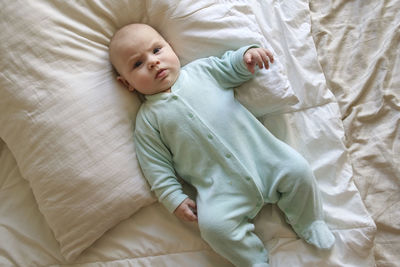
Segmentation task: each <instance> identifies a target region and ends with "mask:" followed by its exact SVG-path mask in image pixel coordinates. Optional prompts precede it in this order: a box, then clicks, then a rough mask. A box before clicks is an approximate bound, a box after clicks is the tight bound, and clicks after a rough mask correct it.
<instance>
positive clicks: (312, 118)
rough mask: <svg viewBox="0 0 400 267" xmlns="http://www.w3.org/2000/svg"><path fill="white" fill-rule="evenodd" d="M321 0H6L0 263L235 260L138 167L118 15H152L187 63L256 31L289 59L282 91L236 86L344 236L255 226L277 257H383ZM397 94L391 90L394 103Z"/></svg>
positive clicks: (274, 218) (272, 210)
mask: <svg viewBox="0 0 400 267" xmlns="http://www.w3.org/2000/svg"><path fill="white" fill-rule="evenodd" d="M321 3H322V1H321ZM321 3H318V1H311V7H312V12H311V13H310V9H309V2H308V1H286V2H282V1H273V0H268V1H255V0H254V1H222V0H221V1H215V0H214V1H193V0H186V1H161V0H147V1H132V0H131V1H129V0H125V1H118V2H113V3H112V4H111V3H110V1H100V0H99V1H68V2H67V1H65V2H62V1H60V2H55V1H46V0H40V1H32V2H26V1H13V2H10V3H7V4H5V3H2V4H0V5H1V11H0V12H1V13H2V14H1V15H2V16H1V18H0V23H1V26H2V29H5V30H4V31H2V33H1V34H0V38H1V42H0V48H1V50H0V52H1V55H0V56H1V57H0V58H1V59H0V67H1V69H2V73H1V80H0V82H1V83H0V104H1V105H0V126H1V127H0V134H1V139H2V140H1V142H0V186H1V190H0V203H1V204H0V214H1V216H0V225H1V227H0V240H2V242H0V265H5V266H12V265H17V266H32V265H34V266H35V265H36V266H50V265H69V266H74V265H79V266H97V265H103V266H126V265H132V266H231V264H230V263H229V262H227V261H226V260H225V259H223V258H221V257H220V256H218V255H217V254H215V253H214V252H213V251H212V250H211V249H210V248H209V247H208V245H207V244H206V243H205V242H204V241H202V240H201V238H200V235H199V231H198V228H197V226H196V225H195V224H191V223H183V222H181V221H179V220H178V219H177V218H175V217H174V216H173V215H171V214H168V212H167V211H166V210H165V209H164V208H163V207H162V206H161V205H160V204H159V203H157V202H156V201H155V199H154V196H152V195H151V194H150V193H149V188H148V186H147V184H146V182H145V180H144V179H143V177H142V175H141V173H140V169H139V168H138V165H137V162H136V158H135V152H134V147H133V144H132V140H131V138H132V129H131V128H132V123H133V121H134V117H135V114H136V111H137V108H138V106H139V102H138V99H137V98H136V97H135V96H134V95H131V94H129V93H128V92H126V91H124V90H123V89H122V88H121V87H120V86H119V85H118V84H117V83H116V82H115V81H114V79H115V77H114V76H113V75H114V74H113V71H112V68H111V66H110V65H109V63H108V58H107V44H108V41H109V40H110V38H111V36H112V34H113V32H114V31H115V30H116V29H117V28H118V27H120V26H122V25H125V24H127V23H130V22H144V23H149V24H151V25H152V26H154V27H156V28H157V29H158V30H160V32H161V33H162V34H163V35H164V36H165V37H166V39H167V40H169V41H170V43H171V45H172V46H173V47H174V49H175V51H176V52H177V54H178V56H179V57H180V59H181V61H182V64H186V63H187V62H189V61H191V60H193V59H196V58H199V57H204V56H208V55H216V56H218V55H222V53H223V52H224V51H225V50H227V49H235V48H238V47H240V46H242V45H246V44H248V43H249V42H250V43H258V44H261V45H263V46H266V47H268V48H270V49H271V50H272V51H273V52H274V54H275V55H276V58H277V59H278V62H280V63H279V64H281V66H283V68H282V69H283V72H282V73H281V72H280V73H281V74H282V75H287V78H288V81H289V85H290V86H286V85H284V86H281V87H279V88H278V89H279V90H277V88H274V86H273V82H271V78H269V76H268V75H269V73H267V72H262V73H259V74H258V76H257V77H256V78H255V79H254V80H253V81H252V82H250V83H247V84H244V85H243V86H242V87H241V88H238V89H237V91H236V93H237V97H238V99H239V100H240V101H242V102H243V103H244V104H245V105H246V106H247V107H248V108H249V109H250V110H251V111H253V112H254V113H255V114H256V115H257V116H258V117H259V119H260V121H261V122H262V123H263V124H264V125H266V127H267V128H268V129H270V130H271V132H272V133H274V134H275V135H276V136H277V137H278V138H280V139H282V140H284V141H285V142H287V143H289V144H290V145H291V146H293V147H294V148H296V149H297V150H298V151H300V152H301V153H302V154H303V155H304V156H305V157H306V158H307V159H308V160H309V162H310V163H311V166H312V168H313V170H314V172H315V175H316V177H317V180H318V184H319V186H320V189H321V192H322V197H323V200H324V204H325V210H326V220H327V223H328V224H329V226H330V227H331V228H332V229H333V232H334V234H335V237H336V239H337V242H336V245H335V247H334V249H333V250H332V251H330V252H320V251H317V250H315V249H313V248H312V247H310V246H309V245H307V244H305V243H304V242H303V241H302V240H300V239H298V238H297V237H296V236H295V234H294V233H293V231H292V230H291V229H290V227H289V226H288V225H287V224H286V223H285V220H284V218H283V216H282V214H281V213H280V211H279V210H278V209H277V208H276V207H275V206H266V207H264V208H263V210H262V211H261V213H260V214H259V215H258V216H257V217H256V218H255V225H256V232H257V233H258V234H259V235H260V236H261V238H262V240H263V242H264V243H265V245H266V247H267V249H268V250H269V251H270V263H271V266H290V265H292V266H374V252H373V246H374V237H375V230H376V228H375V223H374V221H373V220H372V218H371V216H370V215H369V213H368V211H367V209H366V208H365V206H364V202H365V203H369V204H371V203H372V202H373V201H372V200H371V199H369V197H374V196H369V195H368V192H366V191H365V190H364V191H361V192H362V194H361V195H360V193H359V191H358V190H357V187H356V186H355V184H354V183H353V179H355V180H356V182H359V181H362V182H365V180H362V176H361V175H360V174H361V173H360V170H359V169H360V166H359V165H357V164H354V160H355V159H357V158H355V157H356V156H357V157H363V156H360V154H359V153H362V152H360V151H359V150H360V148H359V143H361V142H359V143H357V142H356V141H354V140H353V139H350V140H349V139H348V136H346V138H347V139H346V138H345V132H344V130H346V134H348V133H349V132H348V131H349V128H350V126H349V125H351V123H349V120H348V118H349V117H347V116H346V117H343V111H344V110H345V107H347V106H349V105H347V106H346V104H344V103H350V102H351V101H350V100H349V99H345V98H343V97H340V94H339V93H340V91H338V90H337V88H334V89H333V90H332V91H331V90H329V89H332V88H330V87H332V84H334V85H336V83H333V82H334V80H335V79H334V78H333V79H332V77H336V78H337V76H332V72H333V73H335V74H336V72H335V70H334V69H330V68H329V67H327V66H328V65H329V64H324V62H329V60H328V59H330V57H329V54H328V53H334V52H339V51H336V50H341V49H338V48H336V47H334V46H329V47H328V48H329V49H327V52H326V51H325V50H324V45H323V44H322V43H321V42H318V40H320V39H318V37H319V35H318V31H316V29H319V28H315V27H316V26H317V27H321V28H322V26H326V27H329V26H330V25H324V24H323V23H322V22H324V23H327V21H326V20H323V19H321V17H320V16H323V15H324V13H323V12H332V11H329V10H328V9H326V8H324V7H323V6H322V4H321ZM311 22H312V23H313V24H312V25H311ZM311 26H313V27H311ZM311 29H312V30H313V31H311ZM320 32H322V30H321V31H320ZM312 34H313V35H312ZM313 37H314V39H315V40H317V41H316V42H314V39H313ZM393 38H396V37H393ZM397 39H398V37H397ZM317 52H318V54H317ZM324 52H325V53H327V54H324ZM391 52H393V51H391ZM393 53H394V52H393ZM325 55H327V56H326V57H324V56H325ZM318 60H321V63H322V68H321V65H320V63H319V61H318ZM324 60H325V61H324ZM394 65H395V64H394ZM394 65H393V71H394V70H395V67H396V66H394ZM397 67H398V66H397ZM337 68H338V67H337ZM336 71H337V69H336ZM325 77H327V78H328V80H327V81H328V83H327V81H326V80H325ZM397 79H398V78H397ZM332 81H333V82H332ZM391 81H392V82H393V83H392V87H391V88H395V85H396V83H397V84H398V80H397V81H396V80H393V79H392V80H391ZM269 84H272V85H271V86H267V85H269ZM327 85H328V86H327ZM335 89H336V91H335ZM384 89H385V88H382V90H384ZM332 92H333V93H334V94H333V93H332ZM338 92H339V93H338ZM385 92H386V91H385ZM394 93H395V91H394V90H392V91H391V92H390V93H389V96H388V97H386V99H388V100H390V101H391V102H390V103H392V105H391V107H393V110H392V111H393V113H394V111H395V107H396V105H395V104H396V102H395V100H396V98H395V97H390V96H391V95H393V94H394ZM336 99H338V100H339V101H338V102H337V100H336ZM338 103H339V105H338ZM393 103H394V104H393ZM397 107H398V106H397ZM349 110H351V109H349ZM361 113H362V112H361ZM393 117H394V116H393ZM391 118H392V117H391ZM342 119H343V120H342ZM346 119H347V120H346ZM343 122H344V123H343ZM376 123H377V124H378V122H376ZM392 123H394V124H393V125H395V121H392ZM343 125H344V126H345V128H343ZM392 135H393V134H392ZM393 138H394V139H391V140H393V142H394V141H395V136H394V137H393ZM346 146H347V147H349V148H350V154H349V153H348V150H347V148H346ZM356 148H358V149H356ZM364 153H366V152H365V151H364ZM368 153H373V152H371V151H368ZM377 153H378V152H377ZM364 155H365V154H364ZM350 157H351V158H350ZM366 157H367V155H366ZM350 160H352V161H350ZM351 163H353V165H352V164H351ZM352 166H354V167H355V168H354V170H355V172H354V173H355V174H356V175H355V176H354V175H353V167H352ZM393 170H395V165H393ZM392 180H393V178H392ZM389 181H390V180H389ZM361 189H363V188H361ZM188 190H189V191H190V188H188ZM92 196H93V197H92ZM393 198H394V196H392V199H393ZM363 200H364V202H363ZM393 200H394V199H393ZM392 203H393V205H395V203H396V202H392ZM367 207H368V206H367ZM372 214H373V213H372ZM393 214H395V213H393ZM373 215H374V214H373ZM375 215H376V214H375ZM397 219H398V218H397ZM398 221H399V220H397V222H398ZM395 222H396V221H395ZM392 234H394V232H393V233H392ZM382 241H383V240H382ZM381 250H382V252H381V253H385V249H384V248H382V249H381Z"/></svg>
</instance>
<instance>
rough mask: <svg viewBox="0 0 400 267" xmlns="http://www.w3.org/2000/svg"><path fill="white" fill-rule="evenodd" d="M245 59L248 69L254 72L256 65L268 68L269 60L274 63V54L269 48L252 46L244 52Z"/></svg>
mask: <svg viewBox="0 0 400 267" xmlns="http://www.w3.org/2000/svg"><path fill="white" fill-rule="evenodd" d="M243 61H244V63H245V64H246V67H247V69H248V70H249V71H250V72H251V73H253V74H254V67H255V66H256V65H258V67H259V68H260V69H262V68H263V66H264V67H265V68H266V69H268V68H269V62H271V63H274V56H273V55H272V53H271V52H270V51H269V50H268V49H265V48H261V47H258V48H250V49H249V50H247V51H246V53H245V54H244V56H243Z"/></svg>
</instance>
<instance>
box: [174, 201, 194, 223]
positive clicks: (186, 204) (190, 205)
mask: <svg viewBox="0 0 400 267" xmlns="http://www.w3.org/2000/svg"><path fill="white" fill-rule="evenodd" d="M174 214H175V215H176V216H177V217H178V218H179V219H181V220H183V221H188V222H197V209H196V203H195V202H194V201H193V200H191V199H190V198H186V199H185V200H184V201H183V202H182V203H181V204H180V205H179V206H178V207H177V208H176V210H175V211H174Z"/></svg>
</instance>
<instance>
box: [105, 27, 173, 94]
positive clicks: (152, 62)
mask: <svg viewBox="0 0 400 267" xmlns="http://www.w3.org/2000/svg"><path fill="white" fill-rule="evenodd" d="M115 42H117V43H116V44H115V46H114V47H115V51H116V52H115V53H114V54H115V55H114V59H113V63H114V66H115V67H116V69H117V70H118V72H119V73H120V75H121V76H120V77H118V80H119V81H121V82H122V83H123V84H124V85H125V86H126V87H127V88H128V89H129V90H130V91H133V90H137V91H139V92H140V93H142V94H145V95H152V94H156V93H160V92H164V91H168V90H169V89H170V88H171V86H172V85H173V84H174V83H175V81H176V80H177V78H178V76H179V70H180V62H179V59H178V57H177V56H176V54H175V52H174V51H173V50H172V48H171V46H170V45H169V44H168V43H167V42H166V41H165V40H164V38H163V37H162V36H161V35H160V34H158V32H156V31H155V30H154V29H153V28H151V27H149V26H144V25H139V26H138V25H134V26H132V27H129V26H128V28H127V29H126V30H125V31H124V32H123V34H121V36H120V37H119V38H116V40H115Z"/></svg>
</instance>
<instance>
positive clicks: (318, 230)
mask: <svg viewBox="0 0 400 267" xmlns="http://www.w3.org/2000/svg"><path fill="white" fill-rule="evenodd" d="M301 236H302V237H303V239H304V240H305V241H306V242H307V243H310V244H311V245H314V246H316V247H317V248H319V249H323V250H328V249H331V248H332V247H333V245H334V244H335V236H334V235H333V234H332V232H331V230H329V228H328V226H327V225H326V223H325V222H324V221H315V222H313V223H312V224H311V225H310V226H309V227H308V228H307V229H305V230H303V231H302V233H301Z"/></svg>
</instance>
